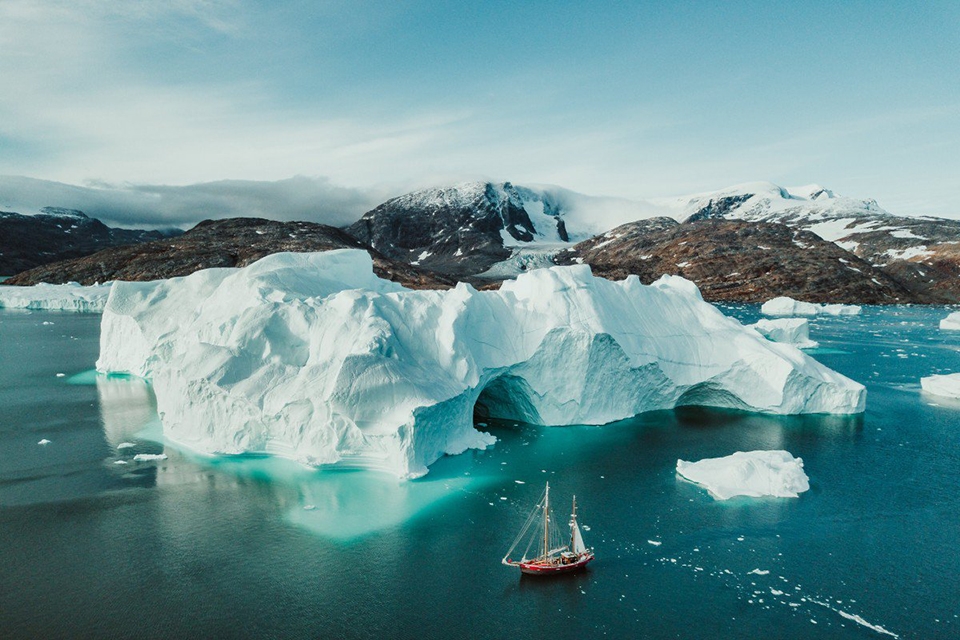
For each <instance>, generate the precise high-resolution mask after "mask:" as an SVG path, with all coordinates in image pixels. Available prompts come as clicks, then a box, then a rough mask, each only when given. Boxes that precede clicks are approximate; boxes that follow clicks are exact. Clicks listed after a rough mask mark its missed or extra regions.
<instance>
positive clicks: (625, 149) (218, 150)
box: [0, 0, 960, 217]
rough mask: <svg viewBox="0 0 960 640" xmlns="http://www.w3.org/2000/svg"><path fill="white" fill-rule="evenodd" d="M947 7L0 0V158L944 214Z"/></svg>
mask: <svg viewBox="0 0 960 640" xmlns="http://www.w3.org/2000/svg"><path fill="white" fill-rule="evenodd" d="M958 69H960V2H956V1H955V0H951V1H948V2H924V3H917V4H916V6H914V5H913V3H902V2H898V3H892V2H889V3H888V2H881V1H872V2H789V3H788V2H684V3H673V2H591V3H574V2H559V1H552V2H480V3H454V2H416V1H410V2H404V1H402V0H401V1H393V2H363V1H352V2H338V1H332V2H283V1H276V2H263V3H261V2H243V1H218V0H205V1H195V0H173V1H170V0H168V1H166V2H159V1H156V2H155V1H153V0H140V1H139V2H122V3H117V2H109V1H105V0H73V1H71V2H50V1H44V0H3V2H0V78H3V80H4V85H5V87H4V90H3V91H2V92H0V174H7V175H25V176H31V177H35V178H42V179H49V180H56V181H61V182H66V183H70V184H97V185H105V184H108V185H115V184H124V183H129V184H134V185H143V184H151V185H162V184H169V185H185V184H191V183H197V182H207V181H213V180H226V179H229V180H269V181H274V180H283V179H287V178H291V177H293V176H307V177H315V178H317V179H318V180H320V181H322V182H323V184H331V185H336V186H337V187H341V188H347V189H361V190H363V189H370V190H375V191H376V192H377V193H378V194H380V193H387V194H392V193H400V192H403V191H405V190H408V189H411V188H414V187H417V186H424V185H431V184H441V183H448V182H453V181H458V180H464V179H475V178H492V179H497V180H511V181H514V182H519V183H551V184H559V185H562V186H564V187H567V188H570V189H574V190H577V191H581V192H584V193H589V194H596V195H614V196H622V197H627V198H645V197H658V196H668V195H678V194H683V193H689V192H696V191H706V190H713V189H718V188H721V187H725V186H728V185H731V184H736V183H740V182H748V181H754V180H769V181H772V182H775V183H778V184H781V185H786V186H790V185H795V184H806V183H810V182H818V183H821V184H823V185H825V186H828V187H830V188H831V189H833V190H834V191H836V192H838V193H843V194H845V195H850V196H857V197H873V198H876V199H877V200H878V201H879V202H880V204H881V205H882V206H884V207H885V208H887V209H888V210H890V211H892V212H894V213H902V214H932V215H944V216H950V217H960V159H958V149H960V74H958Z"/></svg>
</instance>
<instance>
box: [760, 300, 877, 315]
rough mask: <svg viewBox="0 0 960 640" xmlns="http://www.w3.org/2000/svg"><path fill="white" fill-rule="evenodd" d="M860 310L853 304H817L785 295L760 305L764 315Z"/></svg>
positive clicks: (849, 312)
mask: <svg viewBox="0 0 960 640" xmlns="http://www.w3.org/2000/svg"><path fill="white" fill-rule="evenodd" d="M861 311H862V309H861V308H860V307H859V306H858V305H855V304H817V303H814V302H801V301H799V300H794V299H793V298H788V297H786V296H780V297H778V298H773V299H771V300H767V301H766V302H764V303H763V305H762V306H761V307H760V313H762V314H763V315H765V316H818V315H828V316H855V315H858V314H859V313H860V312H861Z"/></svg>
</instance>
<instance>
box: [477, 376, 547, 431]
mask: <svg viewBox="0 0 960 640" xmlns="http://www.w3.org/2000/svg"><path fill="white" fill-rule="evenodd" d="M535 393H536V392H535V391H534V390H533V389H532V388H531V387H530V384H529V383H528V382H527V381H526V380H525V379H523V378H521V377H520V376H516V375H513V374H510V373H504V374H502V375H499V376H497V377H496V378H494V379H493V380H491V381H490V382H488V383H487V384H486V385H485V386H484V387H483V390H482V391H481V392H480V395H479V396H478V397H477V400H476V403H475V404H474V406H473V417H474V422H477V421H478V420H485V419H488V418H496V419H500V420H517V421H520V422H526V423H528V424H543V420H542V419H541V418H540V412H539V411H537V408H536V407H535V406H534V403H533V402H531V401H530V398H531V397H532V396H533V395H534V394H535Z"/></svg>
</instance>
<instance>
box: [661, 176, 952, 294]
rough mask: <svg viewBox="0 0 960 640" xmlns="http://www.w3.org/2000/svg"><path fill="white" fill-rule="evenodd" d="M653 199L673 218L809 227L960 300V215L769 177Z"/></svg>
mask: <svg viewBox="0 0 960 640" xmlns="http://www.w3.org/2000/svg"><path fill="white" fill-rule="evenodd" d="M655 203H656V204H657V205H658V206H660V207H663V208H666V209H669V210H670V211H671V214H672V215H673V216H674V217H676V218H677V219H678V220H689V221H695V220H704V219H716V218H722V219H726V220H743V221H748V222H777V223H781V224H785V225H787V226H789V227H791V228H793V229H799V230H804V231H811V232H813V233H815V234H817V235H818V236H820V237H821V238H823V239H824V240H828V241H830V242H833V243H835V244H836V245H837V246H839V247H841V248H843V249H846V250H848V251H850V252H851V253H853V254H855V255H856V256H858V257H860V258H862V259H863V260H865V261H866V262H868V263H870V264H871V265H873V266H875V267H878V268H880V269H883V271H884V272H886V273H887V274H889V275H891V276H893V277H896V278H897V279H898V280H899V281H901V282H902V283H903V284H904V286H906V287H908V288H909V289H910V290H911V291H914V292H916V293H917V294H918V295H920V296H921V297H926V298H929V299H935V300H939V301H942V302H958V301H960V277H958V276H960V220H948V219H944V218H931V217H908V216H896V215H893V214H891V213H889V212H887V211H885V210H884V209H882V208H881V207H880V206H879V205H878V204H877V202H876V201H875V200H870V199H866V200H860V199H856V198H849V197H844V196H840V195H837V194H835V193H834V192H833V191H831V190H829V189H826V188H824V187H821V186H819V185H808V186H805V187H797V188H784V187H779V186H777V185H774V184H771V183H768V182H755V183H749V184H743V185H738V186H734V187H729V188H727V189H722V190H720V191H714V192H711V193H703V194H696V195H692V196H684V197H681V198H671V199H661V200H657V201H655Z"/></svg>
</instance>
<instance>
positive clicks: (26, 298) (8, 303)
mask: <svg viewBox="0 0 960 640" xmlns="http://www.w3.org/2000/svg"><path fill="white" fill-rule="evenodd" d="M110 286H111V285H109V284H98V285H91V286H89V287H86V286H83V285H79V284H77V283H75V282H71V283H69V284H37V285H33V286H32V287H14V286H3V285H0V308H4V309H31V310H37V311H77V312H85V313H100V312H101V311H103V307H104V305H105V304H106V303H107V296H108V295H109V294H110Z"/></svg>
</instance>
